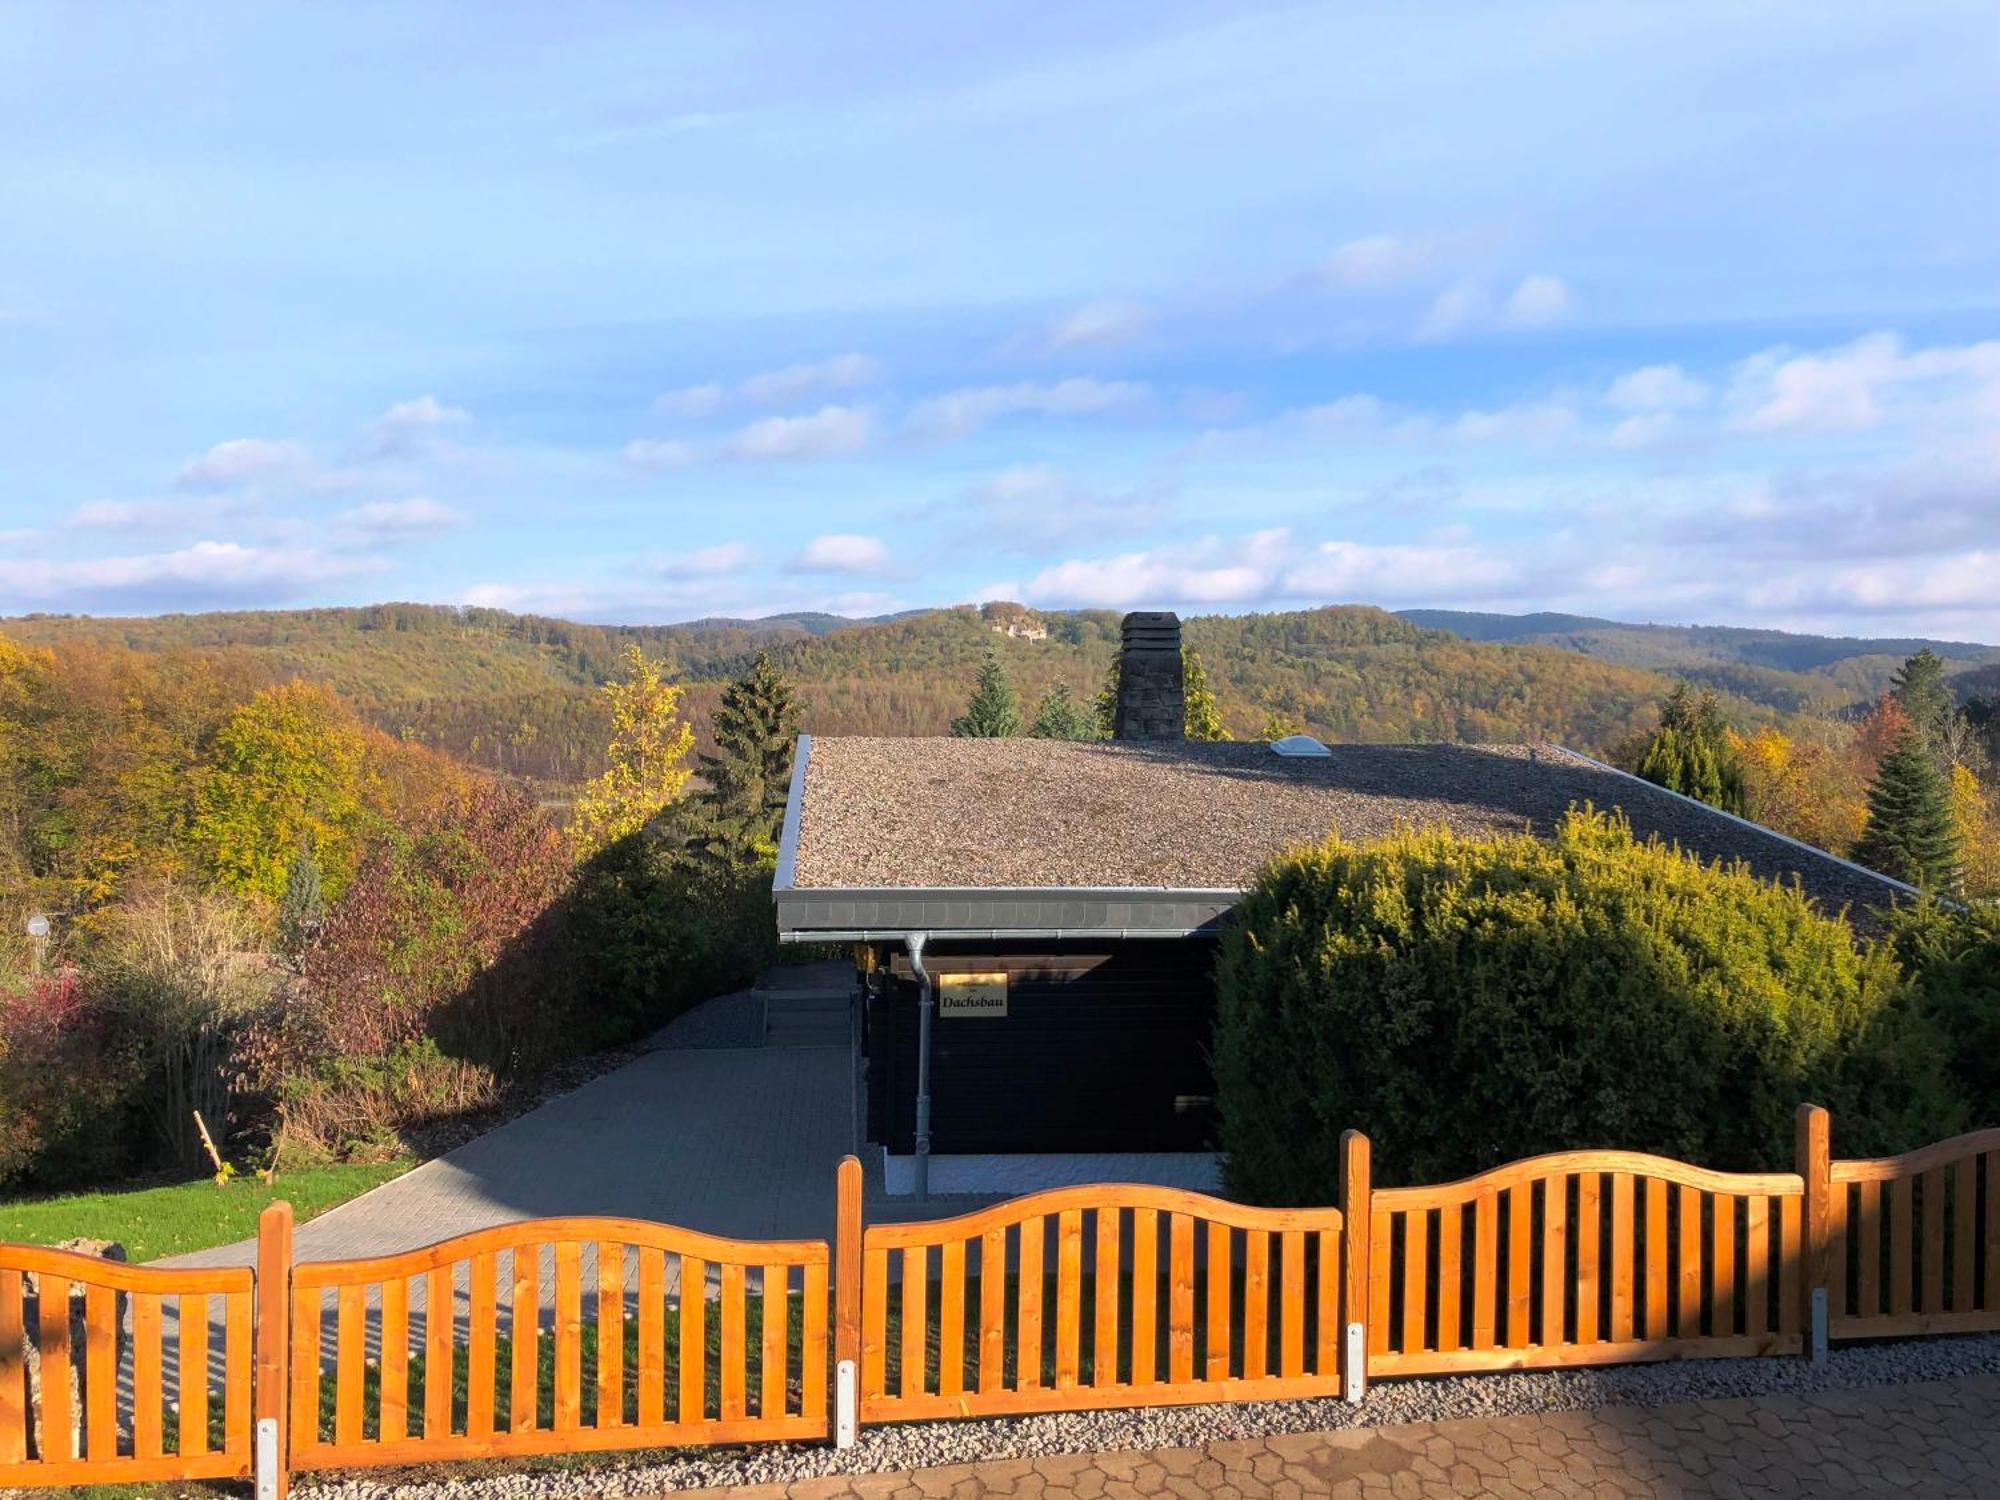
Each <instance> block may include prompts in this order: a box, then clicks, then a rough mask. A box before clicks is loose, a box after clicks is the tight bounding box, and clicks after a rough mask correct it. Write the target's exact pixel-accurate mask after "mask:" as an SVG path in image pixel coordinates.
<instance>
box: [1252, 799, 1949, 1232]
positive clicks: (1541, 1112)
mask: <svg viewBox="0 0 2000 1500" xmlns="http://www.w3.org/2000/svg"><path fill="white" fill-rule="evenodd" d="M1237 916H1238V921H1237V922H1236V924H1235V926H1234V927H1233V929H1232V930H1231V932H1230V933H1229V934H1228V936H1227V937H1226V938H1225V939H1224V941H1223V944H1222V948H1221V952H1220V954H1219V957H1218V965H1219V992H1220V993H1219V1009H1218V1017H1217V1024H1216V1038H1215V1053H1216V1056H1215V1062H1216V1074H1217V1088H1218V1107H1219V1113H1220V1118H1221V1145H1222V1147H1223V1149H1224V1152H1225V1153H1226V1174H1227V1179H1228V1185H1229V1188H1230V1190H1231V1191H1232V1192H1233V1193H1235V1194H1238V1195H1240V1196H1242V1197H1244V1198H1246V1199H1249V1200H1251V1201H1258V1202H1267V1203H1309V1202H1327V1201H1330V1198H1331V1194H1332V1192H1333V1188H1334V1183H1335V1178H1336V1163H1337V1158H1338V1142H1339V1138H1340V1134H1341V1132H1342V1131H1343V1130H1345V1129H1347V1128H1349V1127H1355V1128H1359V1129H1362V1130H1365V1131H1366V1132H1367V1133H1368V1134H1369V1136H1370V1137H1371V1138H1372V1140H1373V1142H1374V1147H1375V1161H1376V1177H1377V1180H1378V1181H1383V1182H1425V1181H1439V1180H1444V1179H1448V1178H1451V1177H1456V1176H1460V1175H1464V1174H1466V1173H1469V1172H1473V1171H1477V1170H1480V1169H1483V1168H1485V1167H1489V1166H1494V1165H1497V1164H1499V1163H1501V1162H1505V1161H1509V1160H1512V1159H1514V1158H1516V1157H1521V1156H1527V1155H1533V1154H1536V1153H1539V1152H1543V1151H1553V1150H1561V1149H1566V1148H1571V1147H1578V1146H1604V1147H1625V1148H1632V1149H1638V1150H1649V1151H1656V1152H1660V1153H1663V1154H1666V1155H1670V1156H1676V1157H1680V1158H1683V1159H1686V1160H1691V1161H1695V1162H1699V1163H1703V1164H1706V1165H1709V1166H1715V1167H1723V1168H1765V1169H1769V1168H1773V1167H1782V1166H1784V1165H1785V1164H1786V1163H1788V1162H1789V1160H1790V1158H1791V1139H1792V1120H1793V1112H1794V1110H1795V1109H1796V1107H1797V1105H1798V1104H1799V1103H1800V1102H1802V1101H1805V1100H1813V1101H1817V1102H1820V1103H1824V1104H1827V1105H1828V1106H1830V1107H1832V1108H1833V1109H1834V1110H1835V1111H1836V1114H1835V1120H1836V1131H1837V1134H1838V1137H1839V1139H1838V1140H1837V1142H1836V1145H1837V1146H1838V1147H1839V1148H1840V1149H1845V1150H1866V1151H1873V1150H1882V1149H1889V1148H1897V1149H1901V1148H1903V1147H1907V1146H1910V1145H1913V1144H1916V1143H1918V1142H1919V1141H1921V1140H1925V1139H1929V1138H1931V1137H1932V1136H1933V1135H1935V1134H1937V1133H1940V1132H1941V1131H1943V1130H1945V1129H1948V1128H1956V1126H1957V1124H1958V1120H1957V1118H1956V1116H1955V1111H1954V1105H1953V1103H1952V1101H1951V1097H1950V1090H1949V1088H1948V1086H1947V1085H1946V1084H1945V1083H1944V1081H1943V1064H1942V1057H1941V1047H1940V1046H1939V1044H1938V1043H1937V1041H1936V1040H1935V1038H1934V1035H1933V1033H1932V1032H1931V1031H1930V1030H1929V1029H1928V1028H1927V1027H1926V1026H1925V1025H1924V1023H1923V1022H1922V1020H1921V1018H1920V1017H1918V1015H1917V1014H1916V1012H1915V1009H1914V1007H1913V1006H1912V1004H1911V1002H1910V995H1909V990H1908V987H1907V986H1906V985H1905V984H1904V982H1903V979H1902V975H1901V971H1900V969H1899V967H1898V965H1897V962H1896V959H1895V957H1894V956H1893V954H1892V953H1891V952H1890V951H1889V950H1888V948H1887V947H1886V946H1885V945H1880V944H1876V943H1873V942H1868V941H1861V940H1858V939H1857V938H1856V936H1855V934H1854V932H1853V931H1852V929H1851V928H1850V927H1849V926H1848V924H1847V923H1846V922H1845V920H1843V919H1841V918H1838V917H1829V916H1826V915H1822V914H1821V913H1820V912H1819V911H1818V910H1817V909H1816V908H1815V907H1814V906H1813V904H1812V903H1811V902H1810V901H1809V900H1807V899H1806V898H1805V897H1804V896H1803V895H1801V894H1800V893H1799V892H1797V891H1796V890H1793V889H1786V888H1781V887H1778V886H1773V885H1770V884H1766V883H1764V882H1760V881H1758V880H1757V879H1755V878H1754V877H1753V876H1751V875H1750V874H1749V873H1748V872H1747V870H1744V869H1742V868H1727V867H1724V866H1722V865H1719V864H1707V865H1704V864H1702V863H1700V862H1699V861H1697V860H1695V859H1693V858H1690V857H1686V856H1683V855H1682V854H1680V853H1679V852H1677V851H1676V850H1674V849H1671V848H1668V847H1666V846H1663V845H1661V844H1660V843H1658V842H1657V841H1652V842H1646V843H1640V842H1636V841H1635V840H1634V839H1633V837H1632V834H1631V830H1630V828H1629V826H1628V825H1627V824H1626V823H1625V822H1624V821H1623V819H1622V818H1620V817H1617V816H1606V815H1603V814H1598V813H1594V812H1590V811H1588V810H1586V811H1583V812H1573V813H1572V814H1571V815H1570V816H1569V818H1568V819H1567V820H1566V821H1565V822H1564V823H1563V825H1562V826H1561V827H1560V828H1559V829H1557V830H1556V831H1555V835H1554V837H1553V838H1552V839H1548V840H1543V839H1539V838H1535V837H1531V836H1528V835H1526V834H1522V835H1516V836H1507V837H1492V838H1464V837H1459V836H1456V835H1453V834H1452V833H1450V832H1448V831H1445V830H1442V829H1433V830H1424V831H1409V832H1403V833H1398V834H1395V835H1392V836H1389V837H1386V838H1380V839H1374V840H1370V841H1368V842H1366V843H1349V842H1346V841H1343V840H1341V839H1340V838H1338V837H1334V838H1331V839H1329V840H1328V841H1327V842H1325V843H1323V844H1320V845H1318V846H1314V847H1308V848H1304V849H1299V850H1295V851H1293V852H1291V853H1290V854H1288V855H1286V856H1284V857H1282V858H1280V859H1279V860H1277V861H1276V862H1275V863H1273V864H1272V865H1271V866H1270V867H1269V868H1268V869H1267V870H1265V872H1264V873H1263V875H1262V876H1261V878H1260V879H1259V880H1258V882H1257V885H1256V887H1255V889H1254V891H1253V892H1252V893H1251V894H1250V896H1249V897H1248V898H1247V899H1246V900H1245V901H1244V902H1243V903H1242V905H1241V906H1240V907H1239V908H1238V911H1237Z"/></svg>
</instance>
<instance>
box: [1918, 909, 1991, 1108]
mask: <svg viewBox="0 0 2000 1500" xmlns="http://www.w3.org/2000/svg"><path fill="white" fill-rule="evenodd" d="M1895 936H1896V949H1897V951H1898V952H1899V953H1900V954H1901V955H1902V957H1903V961H1904V963H1905V964H1906V965H1907V966H1908V967H1909V968H1910V969H1911V971H1912V972H1913V973H1914V975H1915V976H1916V986H1917V996H1918V1004H1919V1006H1920V1007H1921V1008H1922V1010H1923V1012H1924V1015H1925V1018H1926V1019H1927V1020H1928V1021H1929V1022H1930V1023H1931V1024H1933V1025H1934V1026H1936V1028H1937V1029H1938V1031H1939V1032H1940V1033H1942V1035H1943V1037H1944V1039H1945V1043H1946V1045H1947V1047H1948V1048H1949V1052H1950V1068H1951V1077H1952V1082H1953V1084H1954V1085H1955V1087H1956V1088H1957V1090H1958V1092H1959V1094H1960V1096H1961V1097H1962V1098H1963V1099H1964V1100H1965V1103H1966V1108H1967V1112H1968V1114H1969V1116H1970V1119H1971V1123H1972V1124H1974V1125H1977V1126H1985V1125H2000V907H1995V906H1990V905H1988V906H1977V907H1971V908H1965V909H1958V908H1952V907H1947V906H1943V905H1940V904H1939V903H1937V902H1934V901H1926V902H1922V903H1920V904H1916V905H1913V906H1910V907H1907V908H1905V909H1904V910H1902V911H1900V912H1898V913H1897V914H1896V918H1895Z"/></svg>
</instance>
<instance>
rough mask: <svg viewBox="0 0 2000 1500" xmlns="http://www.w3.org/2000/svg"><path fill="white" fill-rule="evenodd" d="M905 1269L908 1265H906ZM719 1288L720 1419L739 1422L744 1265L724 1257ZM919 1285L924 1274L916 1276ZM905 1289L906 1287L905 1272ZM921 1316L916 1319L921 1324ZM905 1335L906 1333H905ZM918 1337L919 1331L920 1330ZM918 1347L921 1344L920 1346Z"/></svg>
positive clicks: (743, 1396)
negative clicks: (720, 1336)
mask: <svg viewBox="0 0 2000 1500" xmlns="http://www.w3.org/2000/svg"><path fill="white" fill-rule="evenodd" d="M905 1270H906V1272H907V1267H906V1268H905ZM721 1279H722V1289H721V1291H720V1293H719V1294H718V1307H717V1311H718V1313H719V1315H720V1319H719V1321H720V1326H721V1330H722V1347H721V1348H720V1349H718V1350H717V1351H716V1355H715V1362H716V1365H717V1367H718V1368H719V1369H720V1371H721V1373H722V1420H723V1421H725V1422H740V1421H741V1420H742V1419H743V1417H744V1415H745V1414H746V1413H747V1412H748V1410H749V1395H748V1393H747V1385H746V1376H747V1373H748V1372H747V1371H746V1370H745V1368H744V1367H745V1366H746V1365H747V1364H748V1363H749V1359H750V1351H749V1348H748V1346H747V1344H746V1341H745V1332H746V1330H747V1327H748V1324H749V1318H748V1315H747V1313H746V1311H745V1308H744V1282H745V1278H744V1275H743V1267H742V1266H741V1265H740V1264H738V1263H736V1262H734V1261H724V1262H723V1265H722V1278H721ZM917 1283H918V1285H919V1286H921V1285H922V1284H923V1278H922V1277H918V1278H917ZM904 1289H905V1290H906V1291H907V1290H908V1280H907V1276H906V1278H905V1282H904ZM921 1322H922V1320H921V1319H919V1326H920V1327H921ZM905 1336H906V1337H907V1334H906V1335H905ZM919 1337H921V1334H919ZM920 1347H921V1346H920ZM917 1369H918V1371H919V1375H918V1378H919V1379H922V1374H921V1372H922V1370H923V1365H922V1363H921V1361H920V1362H919V1363H918V1365H917ZM909 1378H910V1372H909V1371H908V1369H905V1370H904V1371H903V1379H904V1380H906V1381H907V1380H908V1379H909Z"/></svg>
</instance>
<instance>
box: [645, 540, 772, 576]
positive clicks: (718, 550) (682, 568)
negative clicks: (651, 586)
mask: <svg viewBox="0 0 2000 1500" xmlns="http://www.w3.org/2000/svg"><path fill="white" fill-rule="evenodd" d="M756 561H757V554H756V553H755V552H754V551H752V550H751V549H750V548H749V547H748V546H746V545H745V544H744V543H742V542H723V543H720V544H719V545H717V546H714V547H702V548H699V549H697V550H696V551H693V552H683V553H679V554H677V555H676V556H673V557H663V558H661V559H660V560H659V561H658V562H656V563H654V564H653V571H654V572H655V573H657V574H659V575H660V576H661V577H662V578H720V577H723V576H726V575H727V574H730V573H741V572H743V571H744V570H745V569H746V568H748V567H750V566H751V565H752V564H754V563H755V562H756Z"/></svg>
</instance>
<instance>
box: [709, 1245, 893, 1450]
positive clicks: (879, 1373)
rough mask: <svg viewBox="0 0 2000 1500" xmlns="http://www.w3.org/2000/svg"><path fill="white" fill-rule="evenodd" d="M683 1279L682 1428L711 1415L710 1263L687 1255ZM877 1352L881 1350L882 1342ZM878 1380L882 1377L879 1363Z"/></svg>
mask: <svg viewBox="0 0 2000 1500" xmlns="http://www.w3.org/2000/svg"><path fill="white" fill-rule="evenodd" d="M680 1277H681V1318H680V1347H679V1354H680V1375H681V1388H680V1401H679V1406H678V1410H679V1412H680V1421H681V1423H682V1425H683V1426H687V1427H694V1426H698V1425H699V1424H700V1423H701V1422H702V1421H703V1420H704V1418H705V1417H706V1415H707V1413H708V1263H707V1262H706V1261H704V1260H703V1259H702V1258H701V1257H700V1256H698V1255H683V1256H682V1257H681V1262H680ZM876 1348H877V1350H878V1351H879V1350H880V1348H881V1345H880V1343H879V1342H878V1343H877V1345H876ZM878 1359H879V1354H878ZM876 1377H877V1378H878V1379H879V1378H880V1377H881V1367H880V1365H879V1363H878V1364H877V1367H876Z"/></svg>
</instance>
